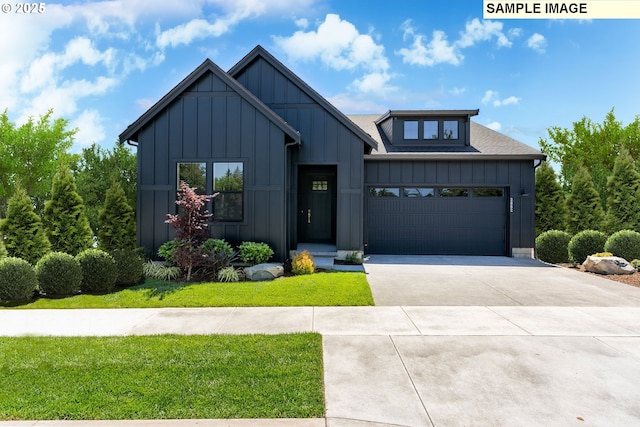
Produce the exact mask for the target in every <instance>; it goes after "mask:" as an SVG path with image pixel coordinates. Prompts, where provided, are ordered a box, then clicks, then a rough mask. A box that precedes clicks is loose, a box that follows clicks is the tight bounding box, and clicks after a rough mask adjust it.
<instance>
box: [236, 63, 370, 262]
mask: <svg viewBox="0 0 640 427" xmlns="http://www.w3.org/2000/svg"><path fill="white" fill-rule="evenodd" d="M263 54H264V53H263ZM268 59H270V61H267V60H266V59H265V58H264V57H258V58H256V59H254V60H252V61H247V63H246V64H243V66H242V68H241V69H240V70H238V71H236V72H235V73H234V70H232V71H231V73H232V75H233V76H234V78H236V80H238V81H239V82H240V83H241V84H242V85H243V86H245V87H246V88H247V89H248V90H249V91H251V92H252V93H253V94H254V95H255V96H256V97H258V98H259V99H260V100H261V101H262V102H263V103H265V104H266V105H267V106H268V107H269V108H271V109H272V110H273V111H275V112H276V113H277V114H278V115H280V116H281V117H282V118H283V119H284V120H285V121H286V122H287V123H289V124H290V125H291V126H292V127H294V128H295V129H297V130H298V131H299V132H300V135H301V136H302V144H301V146H300V147H299V148H297V149H294V150H292V152H291V155H292V157H293V158H292V164H291V167H290V168H289V171H290V174H291V175H290V180H291V183H292V188H291V193H290V195H289V196H290V200H291V202H292V203H291V205H290V209H291V211H290V213H289V215H290V216H289V217H290V218H296V213H297V208H296V207H297V182H298V176H297V174H298V170H304V168H307V167H308V168H311V167H313V166H335V167H336V170H337V195H336V196H337V199H336V236H335V237H336V247H337V249H338V250H354V251H357V250H362V241H363V229H364V222H363V221H364V219H363V218H364V212H363V178H362V177H363V169H364V160H363V154H364V152H365V147H364V146H365V143H364V142H363V140H362V137H360V136H358V135H356V134H355V133H354V132H353V130H352V129H349V128H348V127H347V126H345V124H344V122H343V121H341V120H340V117H336V115H335V114H332V111H331V109H333V107H330V108H329V109H328V108H327V106H325V105H321V104H320V103H319V102H318V100H319V97H320V96H319V95H317V93H315V92H314V91H313V90H311V89H310V88H308V87H307V86H306V84H300V80H299V79H298V78H297V77H295V76H294V75H292V74H291V73H290V72H289V71H288V70H287V69H286V68H285V67H284V66H282V65H281V64H280V63H278V62H276V61H274V60H273V58H270V57H268ZM285 73H286V74H287V75H285ZM325 102H326V101H325ZM340 114H341V113H340ZM345 120H348V119H346V118H345ZM299 168H300V169H299ZM289 236H291V237H290V241H289V244H290V246H291V247H295V245H296V244H297V243H298V236H297V230H296V221H289Z"/></svg>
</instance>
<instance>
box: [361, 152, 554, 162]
mask: <svg viewBox="0 0 640 427" xmlns="http://www.w3.org/2000/svg"><path fill="white" fill-rule="evenodd" d="M364 159H365V160H376V161H379V160H546V159H547V156H546V155H545V154H535V153H532V154H481V153H475V154H470V153H461V154H451V153H385V154H368V155H365V156H364Z"/></svg>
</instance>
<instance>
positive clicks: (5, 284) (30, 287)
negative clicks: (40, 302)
mask: <svg viewBox="0 0 640 427" xmlns="http://www.w3.org/2000/svg"><path fill="white" fill-rule="evenodd" d="M37 288H38V277H37V276H36V272H35V271H34V270H33V267H32V266H31V264H29V263H28V262H27V261H25V260H23V259H22V258H16V257H8V258H4V259H2V260H0V301H18V302H21V301H29V300H31V299H32V298H33V294H34V292H35V291H36V289H37Z"/></svg>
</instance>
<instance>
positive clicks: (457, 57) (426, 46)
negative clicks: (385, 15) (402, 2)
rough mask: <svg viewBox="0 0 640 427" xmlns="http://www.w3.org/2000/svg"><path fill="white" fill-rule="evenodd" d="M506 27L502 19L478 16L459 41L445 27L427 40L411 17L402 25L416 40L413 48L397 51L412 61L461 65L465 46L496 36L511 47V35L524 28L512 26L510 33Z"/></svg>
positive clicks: (405, 35)
mask: <svg viewBox="0 0 640 427" xmlns="http://www.w3.org/2000/svg"><path fill="white" fill-rule="evenodd" d="M502 28H503V24H502V22H495V21H480V20H479V19H477V18H474V19H473V20H471V21H468V22H467V23H466V25H465V30H464V31H463V32H461V33H460V38H459V39H458V40H457V41H455V42H449V41H448V40H447V35H446V34H445V33H444V31H441V30H434V31H433V33H432V36H431V40H430V41H428V42H427V37H426V36H425V35H424V34H419V33H417V32H416V29H415V28H414V27H413V22H412V20H410V19H408V20H406V21H405V22H404V23H403V24H402V25H401V29H402V30H403V31H404V35H403V39H404V40H408V39H413V41H412V43H411V46H410V47H409V48H401V49H399V50H398V51H396V54H398V55H400V56H401V57H402V61H403V62H405V63H407V64H412V65H420V66H429V67H431V66H434V65H436V64H441V63H448V64H451V65H460V64H461V63H462V61H463V60H464V55H463V54H462V52H461V51H462V49H465V48H468V47H471V46H473V45H475V44H476V43H478V42H487V41H491V40H493V39H495V41H496V45H497V46H498V47H511V45H512V42H511V40H510V39H509V37H512V38H513V37H517V36H519V35H520V30H519V29H515V30H512V31H510V32H509V33H508V34H509V36H507V35H505V34H504V32H503V31H502Z"/></svg>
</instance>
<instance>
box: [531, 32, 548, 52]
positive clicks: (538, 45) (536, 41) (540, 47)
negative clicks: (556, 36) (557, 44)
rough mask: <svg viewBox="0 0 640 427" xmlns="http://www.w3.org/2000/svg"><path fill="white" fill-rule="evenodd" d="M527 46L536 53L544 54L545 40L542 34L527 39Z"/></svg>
mask: <svg viewBox="0 0 640 427" xmlns="http://www.w3.org/2000/svg"><path fill="white" fill-rule="evenodd" d="M527 46H528V47H530V48H531V49H533V50H535V51H536V52H538V53H544V52H545V48H546V47H547V39H545V37H544V36H543V35H542V34H539V33H535V34H534V35H532V36H531V37H529V38H528V39H527Z"/></svg>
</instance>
